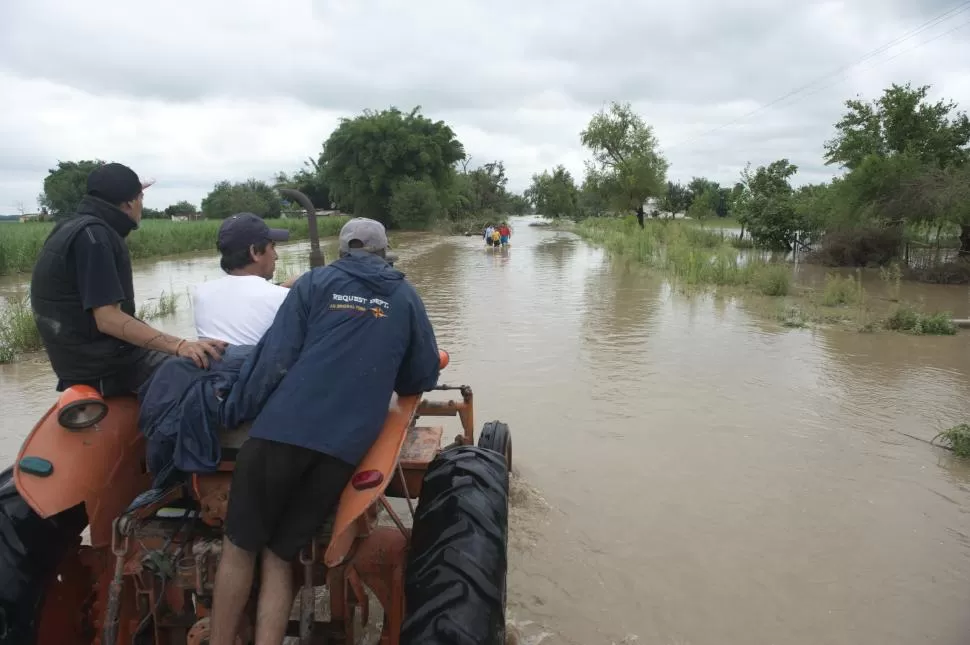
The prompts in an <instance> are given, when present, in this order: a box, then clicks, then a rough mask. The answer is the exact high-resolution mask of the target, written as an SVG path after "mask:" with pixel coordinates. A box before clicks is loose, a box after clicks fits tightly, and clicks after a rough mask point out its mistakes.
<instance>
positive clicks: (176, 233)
mask: <svg viewBox="0 0 970 645" xmlns="http://www.w3.org/2000/svg"><path fill="white" fill-rule="evenodd" d="M347 219H348V218H347V217H345V216H340V217H318V218H317V230H318V231H319V233H320V237H328V236H334V235H337V234H338V233H339V232H340V228H341V227H342V226H343V225H344V224H345V223H346V222H347ZM221 223H222V222H221V220H196V221H191V222H173V221H171V220H144V221H142V223H141V225H140V226H139V227H138V230H136V231H133V232H132V233H131V235H129V236H128V249H129V250H130V252H131V257H132V259H142V258H152V257H159V256H163V255H175V254H177V253H187V252H190V251H212V252H213V253H214V252H215V251H216V237H217V234H218V232H219V225H220V224H221ZM266 223H267V224H269V226H271V227H273V228H285V229H287V230H289V231H290V239H291V240H303V239H307V237H308V235H309V233H308V228H309V223H308V221H307V220H305V219H275V220H266ZM53 226H54V225H53V224H51V223H50V222H28V223H23V224H20V223H10V224H3V225H2V226H0V274H7V273H27V272H29V271H30V270H31V269H32V268H33V266H34V262H35V260H36V259H37V254H38V253H39V252H40V248H41V246H42V245H43V244H44V240H45V239H46V238H47V235H48V234H49V233H50V231H51V228H53Z"/></svg>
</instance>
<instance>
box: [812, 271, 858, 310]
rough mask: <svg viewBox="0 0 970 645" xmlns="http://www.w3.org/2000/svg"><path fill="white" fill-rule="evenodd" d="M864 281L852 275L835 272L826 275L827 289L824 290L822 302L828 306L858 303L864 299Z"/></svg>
mask: <svg viewBox="0 0 970 645" xmlns="http://www.w3.org/2000/svg"><path fill="white" fill-rule="evenodd" d="M862 296H863V294H862V283H861V281H857V280H856V279H855V278H853V277H852V276H851V275H850V276H845V277H844V278H843V277H840V276H838V275H835V274H831V273H830V274H829V275H827V276H825V289H824V290H823V291H822V304H823V305H825V306H826V307H839V306H842V305H854V304H858V303H859V301H860V300H861V299H862Z"/></svg>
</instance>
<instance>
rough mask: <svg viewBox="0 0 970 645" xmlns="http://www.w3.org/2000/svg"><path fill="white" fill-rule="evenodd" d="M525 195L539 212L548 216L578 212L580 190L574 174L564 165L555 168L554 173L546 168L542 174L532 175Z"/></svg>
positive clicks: (563, 215)
mask: <svg viewBox="0 0 970 645" xmlns="http://www.w3.org/2000/svg"><path fill="white" fill-rule="evenodd" d="M525 197H526V199H528V200H529V202H530V203H531V204H533V205H534V206H535V209H536V212H537V213H540V214H542V215H545V216H546V217H575V216H576V215H577V213H578V209H577V205H578V197H579V190H577V188H576V182H575V181H573V176H572V174H570V172H569V171H568V170H566V168H565V166H562V165H559V166H556V167H555V168H553V170H552V173H550V172H549V171H548V170H544V171H542V174H541V175H532V185H531V186H529V188H528V189H526V191H525Z"/></svg>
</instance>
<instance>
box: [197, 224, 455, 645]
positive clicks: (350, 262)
mask: <svg viewBox="0 0 970 645" xmlns="http://www.w3.org/2000/svg"><path fill="white" fill-rule="evenodd" d="M386 249H387V235H386V233H385V231H384V226H383V225H382V224H381V223H380V222H377V221H374V220H371V219H365V218H356V219H352V220H350V221H349V222H347V224H345V225H344V227H343V229H342V230H341V231H340V259H338V260H337V261H335V262H333V263H332V264H330V265H328V266H326V267H320V268H317V269H313V270H312V271H310V272H308V273H306V274H304V275H303V276H301V277H300V278H299V279H298V280H297V281H296V282H295V283H294V284H293V286H292V288H291V290H290V293H289V294H288V295H287V296H286V299H285V300H284V301H283V304H282V305H281V306H280V309H279V311H278V312H277V314H276V319H275V320H274V321H273V324H272V326H271V327H270V328H269V329H268V330H267V332H266V335H265V336H263V338H262V340H261V341H260V342H259V344H258V345H256V347H255V349H254V350H253V353H252V354H251V355H250V357H249V358H248V359H247V360H246V363H245V364H244V365H243V366H242V368H241V369H240V373H239V380H238V381H237V382H236V384H235V385H234V386H233V388H232V391H231V392H230V394H229V395H228V396H227V398H226V400H225V403H224V406H223V417H224V421H225V423H226V425H227V426H230V427H233V426H236V425H238V424H240V423H242V422H244V421H247V420H249V419H254V421H253V425H252V429H251V431H250V435H249V439H248V440H247V441H246V443H245V444H243V446H242V448H241V449H240V451H239V454H238V457H237V460H236V469H235V472H234V473H233V478H232V493H231V495H230V496H229V509H228V512H227V518H226V529H225V536H226V539H224V540H223V551H222V558H221V561H220V563H219V571H218V574H217V576H216V584H215V593H214V596H215V597H214V602H213V608H212V632H211V640H210V642H211V644H212V645H230V644H231V643H234V642H235V640H234V639H235V630H236V626H237V624H238V622H239V618H240V616H241V614H242V611H243V609H244V606H245V604H246V600H247V598H248V596H249V592H250V588H251V586H252V580H253V572H254V569H255V562H256V556H257V555H258V554H262V564H261V578H260V593H259V600H258V612H257V613H258V619H257V625H256V639H255V640H256V645H263V644H264V643H274V644H278V643H280V642H281V641H282V640H283V637H284V634H285V631H286V624H287V621H288V619H289V615H290V608H291V605H292V603H293V586H292V568H291V564H290V563H291V561H292V560H293V559H294V558H295V557H296V556H297V555H298V554H299V551H300V549H301V548H303V547H304V546H308V545H309V543H310V540H311V539H312V537H313V535H314V534H315V533H316V532H317V531H318V530H319V529H320V527H321V526H322V525H323V523H324V522H325V521H326V519H327V518H328V517H329V516H330V514H331V513H333V511H334V509H335V507H336V504H337V502H338V501H339V499H340V494H341V492H342V491H343V489H344V487H345V486H346V485H347V482H348V481H349V480H350V477H351V476H352V475H353V472H354V469H355V468H356V466H357V465H358V464H359V463H360V461H361V459H362V458H363V457H364V454H365V453H366V452H367V450H368V449H369V448H370V447H371V445H372V444H373V443H374V441H375V440H376V439H377V437H378V435H379V434H380V431H381V428H382V426H383V423H384V419H385V417H386V415H387V410H388V404H389V403H390V400H391V395H392V393H393V392H397V393H398V394H399V395H401V396H407V395H414V394H421V393H422V392H426V391H428V390H430V389H432V388H433V387H434V386H435V385H436V384H437V382H438V373H439V366H438V365H439V364H438V360H439V359H438V346H437V343H436V341H435V337H434V330H433V329H432V327H431V321H430V320H428V314H427V312H426V311H425V308H424V303H423V302H422V301H421V298H420V296H418V293H417V292H416V291H415V290H414V287H412V286H411V285H410V284H409V283H408V282H407V281H406V280H405V279H404V274H403V273H401V272H400V271H398V270H397V269H395V268H393V267H392V266H390V265H389V264H388V263H387V261H386V259H385V258H386Z"/></svg>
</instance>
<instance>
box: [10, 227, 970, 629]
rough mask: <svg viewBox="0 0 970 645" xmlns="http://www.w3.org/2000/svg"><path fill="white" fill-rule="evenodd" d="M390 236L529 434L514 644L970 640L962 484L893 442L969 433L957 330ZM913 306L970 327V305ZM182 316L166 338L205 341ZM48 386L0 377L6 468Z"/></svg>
mask: <svg viewBox="0 0 970 645" xmlns="http://www.w3.org/2000/svg"><path fill="white" fill-rule="evenodd" d="M397 241H398V244H397V248H396V249H395V251H396V252H398V253H399V254H400V256H401V260H400V261H399V263H398V266H399V267H400V268H402V269H403V270H404V271H405V272H407V274H408V276H409V278H410V279H411V280H412V281H413V282H414V283H415V285H416V286H417V287H418V289H419V290H420V292H421V293H422V295H423V296H424V299H425V302H426V303H427V307H428V310H429V313H430V315H431V318H432V320H433V322H434V324H435V328H436V331H437V334H438V338H439V343H440V344H441V346H442V347H444V348H447V349H448V350H449V351H450V352H451V365H450V366H449V367H448V369H447V370H446V371H445V373H444V374H443V377H442V380H443V381H445V382H448V383H459V382H460V383H468V384H471V385H472V386H473V387H474V388H475V392H476V404H477V408H478V409H477V419H478V423H479V424H480V423H481V422H483V421H485V420H488V419H493V418H498V419H502V420H504V421H507V422H508V423H509V424H510V425H511V428H512V432H513V436H514V440H515V457H516V471H517V475H518V476H517V477H516V481H515V486H514V490H513V500H512V502H513V509H512V524H511V528H510V570H509V578H508V584H509V615H510V618H511V619H512V621H513V622H514V623H515V624H516V625H517V627H518V629H519V630H520V631H521V634H522V641H521V642H523V643H531V644H535V643H540V642H542V643H547V644H549V645H552V644H554V643H576V644H582V645H601V644H602V645H609V644H610V643H621V642H627V643H632V642H639V643H650V644H661V645H663V644H677V645H688V644H690V645H761V644H764V645H768V644H779V645H781V644H791V645H828V644H832V645H835V644H839V645H870V644H871V645H912V644H914V643H934V644H938V645H963V644H965V643H967V642H970V612H968V609H967V608H968V606H970V605H968V601H970V513H968V511H970V497H968V483H970V469H968V467H967V466H966V465H964V464H963V463H961V462H959V461H958V460H955V459H953V458H951V457H950V456H949V455H948V454H947V453H946V452H945V451H942V450H940V449H937V448H933V447H931V446H929V445H927V444H926V443H923V442H921V441H917V440H914V439H912V438H909V437H906V436H904V435H903V434H901V433H907V434H910V435H913V436H915V437H920V438H922V439H926V440H929V439H930V438H932V437H933V436H934V435H935V434H936V433H937V432H938V431H939V430H940V429H943V428H945V427H948V426H950V425H953V424H955V423H959V422H963V421H970V351H968V349H970V348H968V338H970V336H968V335H967V334H966V333H963V334H960V335H957V336H956V337H949V338H934V337H911V336H905V335H900V334H889V333H882V334H859V333H856V332H854V331H844V330H816V331H811V330H804V329H785V328H782V327H780V326H779V325H778V324H777V323H775V322H772V321H769V320H767V319H765V318H762V317H759V316H758V315H756V314H755V313H752V310H749V309H748V308H747V306H746V305H745V304H744V303H739V302H737V301H734V300H730V299H717V298H713V297H710V296H693V297H688V296H685V295H682V294H680V293H679V292H677V291H674V290H671V289H670V287H669V286H668V285H666V284H665V283H664V282H663V281H661V280H658V279H656V278H653V277H650V276H649V275H647V274H644V273H642V272H639V271H635V270H630V269H622V268H618V267H615V266H613V265H611V263H610V262H609V260H608V259H607V258H606V257H605V255H604V254H603V252H602V251H600V250H598V249H595V248H592V247H590V246H588V245H586V244H585V243H583V242H582V241H581V240H579V239H578V238H577V237H576V236H574V235H572V234H570V233H563V232H555V231H550V230H548V229H541V228H530V227H528V226H527V225H526V222H525V221H524V220H520V221H517V222H515V232H514V236H513V239H512V242H513V244H512V247H511V248H510V249H509V250H508V251H507V252H490V251H486V250H485V249H484V248H483V245H482V244H481V243H480V241H479V239H478V238H477V237H469V238H465V237H454V238H446V239H434V238H423V237H421V236H401V237H399V238H398V240H397ZM325 251H326V252H327V254H328V258H332V253H333V245H332V243H330V244H327V245H325ZM305 253H306V245H294V246H292V247H288V248H287V249H286V250H285V251H284V257H285V258H286V260H287V261H289V262H294V261H295V260H294V258H303V257H305ZM800 271H802V272H804V273H805V274H806V276H807V277H805V278H804V279H808V280H813V279H817V278H818V276H814V277H813V275H812V270H811V269H810V268H805V267H801V268H800ZM219 274H220V271H219V267H218V262H217V261H216V259H215V258H214V257H212V256H194V257H185V258H179V259H176V260H165V261H161V262H155V263H152V264H146V265H141V266H140V267H138V268H137V271H136V278H135V280H136V291H137V292H138V293H139V294H141V295H142V296H153V297H154V296H157V295H158V293H159V292H160V291H162V290H169V289H170V288H175V289H176V290H178V291H180V292H181V293H184V292H185V288H186V287H187V286H188V285H190V284H192V283H195V282H197V281H200V280H202V279H205V278H206V277H208V278H210V279H211V278H213V277H216V276H218V275H219ZM799 279H802V277H800V278H799ZM16 289H17V281H16V280H7V282H5V283H3V284H0V295H9V294H10V293H13V292H14V291H15V290H16ZM904 297H905V298H908V299H920V298H923V299H925V301H926V302H927V304H929V305H932V306H933V307H935V308H947V309H949V310H951V311H952V312H953V313H954V314H955V315H957V316H961V317H970V311H968V309H970V305H968V303H970V299H968V293H967V290H966V288H956V287H953V288H944V287H936V288H926V287H919V286H914V285H906V286H905V287H904ZM181 304H182V307H181V309H180V311H179V312H178V314H177V315H176V316H174V317H172V318H169V319H167V320H163V321H160V322H159V323H158V324H159V325H160V326H162V327H163V328H165V329H166V330H169V331H175V332H178V333H183V334H187V333H191V331H192V323H191V312H190V310H189V308H188V301H187V299H186V298H185V297H183V299H182V302H181ZM52 385H53V377H52V375H51V373H50V371H49V369H48V367H47V364H46V362H45V361H44V360H43V359H42V358H37V359H33V360H27V361H26V362H21V363H18V364H15V365H11V366H5V367H3V368H2V369H0V418H2V419H3V421H2V423H0V428H2V433H0V458H2V459H3V460H4V462H9V461H10V460H12V459H13V458H14V456H15V454H16V451H17V449H18V447H19V445H20V442H21V441H22V439H23V437H24V435H25V434H26V432H27V431H28V430H29V429H30V427H31V426H32V424H33V423H34V421H35V420H36V419H37V418H38V417H39V415H40V414H41V413H42V412H43V411H44V410H45V408H46V407H47V406H48V405H49V404H50V403H51V402H52V401H53V399H54V395H53V392H52V391H51V387H52Z"/></svg>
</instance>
